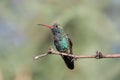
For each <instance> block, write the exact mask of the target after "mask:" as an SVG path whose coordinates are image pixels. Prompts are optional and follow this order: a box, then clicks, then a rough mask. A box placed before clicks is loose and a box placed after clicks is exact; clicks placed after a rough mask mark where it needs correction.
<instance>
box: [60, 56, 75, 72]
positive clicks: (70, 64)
mask: <svg viewBox="0 0 120 80" xmlns="http://www.w3.org/2000/svg"><path fill="white" fill-rule="evenodd" d="M62 58H63V59H64V62H65V64H66V65H67V67H68V68H69V69H71V70H72V69H74V60H73V58H72V57H68V56H62Z"/></svg>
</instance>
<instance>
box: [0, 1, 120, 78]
mask: <svg viewBox="0 0 120 80" xmlns="http://www.w3.org/2000/svg"><path fill="white" fill-rule="evenodd" d="M56 22H57V23H59V24H61V26H62V27H63V28H64V30H65V32H66V33H68V34H69V37H70V38H71V39H72V42H73V51H74V54H78V55H87V54H88V55H94V54H95V53H96V51H101V52H103V53H104V54H108V53H109V54H114V53H120V0H0V80H119V79H120V59H101V60H96V59H79V60H77V61H75V69H74V70H69V69H68V68H67V67H66V65H65V64H64V62H63V60H62V58H61V57H60V56H58V55H50V56H47V57H44V58H42V59H39V60H33V57H34V56H35V55H37V54H42V53H44V52H46V50H47V49H48V47H49V46H51V45H52V46H54V44H53V35H52V33H51V31H50V30H48V29H47V28H44V27H40V26H38V25H37V24H39V23H44V24H48V25H52V24H53V23H56Z"/></svg>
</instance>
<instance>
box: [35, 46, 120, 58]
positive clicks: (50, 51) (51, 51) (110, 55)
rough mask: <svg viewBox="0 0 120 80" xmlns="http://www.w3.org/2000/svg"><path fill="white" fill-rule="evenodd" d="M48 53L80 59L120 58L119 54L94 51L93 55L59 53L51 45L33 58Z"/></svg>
mask: <svg viewBox="0 0 120 80" xmlns="http://www.w3.org/2000/svg"><path fill="white" fill-rule="evenodd" d="M48 54H56V55H63V56H69V57H73V58H74V60H76V59H82V58H95V59H102V58H120V54H102V53H101V52H98V51H97V52H96V54H95V55H73V54H67V53H61V52H58V51H55V50H54V49H53V48H52V47H50V48H49V49H48V51H47V53H44V54H40V55H37V56H35V57H34V59H35V60H36V59H39V58H42V57H45V56H47V55H48Z"/></svg>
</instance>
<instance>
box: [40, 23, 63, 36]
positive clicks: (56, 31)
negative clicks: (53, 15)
mask: <svg viewBox="0 0 120 80" xmlns="http://www.w3.org/2000/svg"><path fill="white" fill-rule="evenodd" d="M38 25H40V26H44V27H47V28H49V29H51V31H52V33H53V34H54V35H57V34H61V33H62V28H61V26H60V24H57V23H55V24H53V25H52V26H49V25H45V24H38Z"/></svg>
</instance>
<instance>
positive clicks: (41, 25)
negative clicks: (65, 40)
mask: <svg viewBox="0 0 120 80" xmlns="http://www.w3.org/2000/svg"><path fill="white" fill-rule="evenodd" d="M38 25H40V26H44V27H47V28H50V29H51V28H53V26H49V25H45V24H38Z"/></svg>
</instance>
